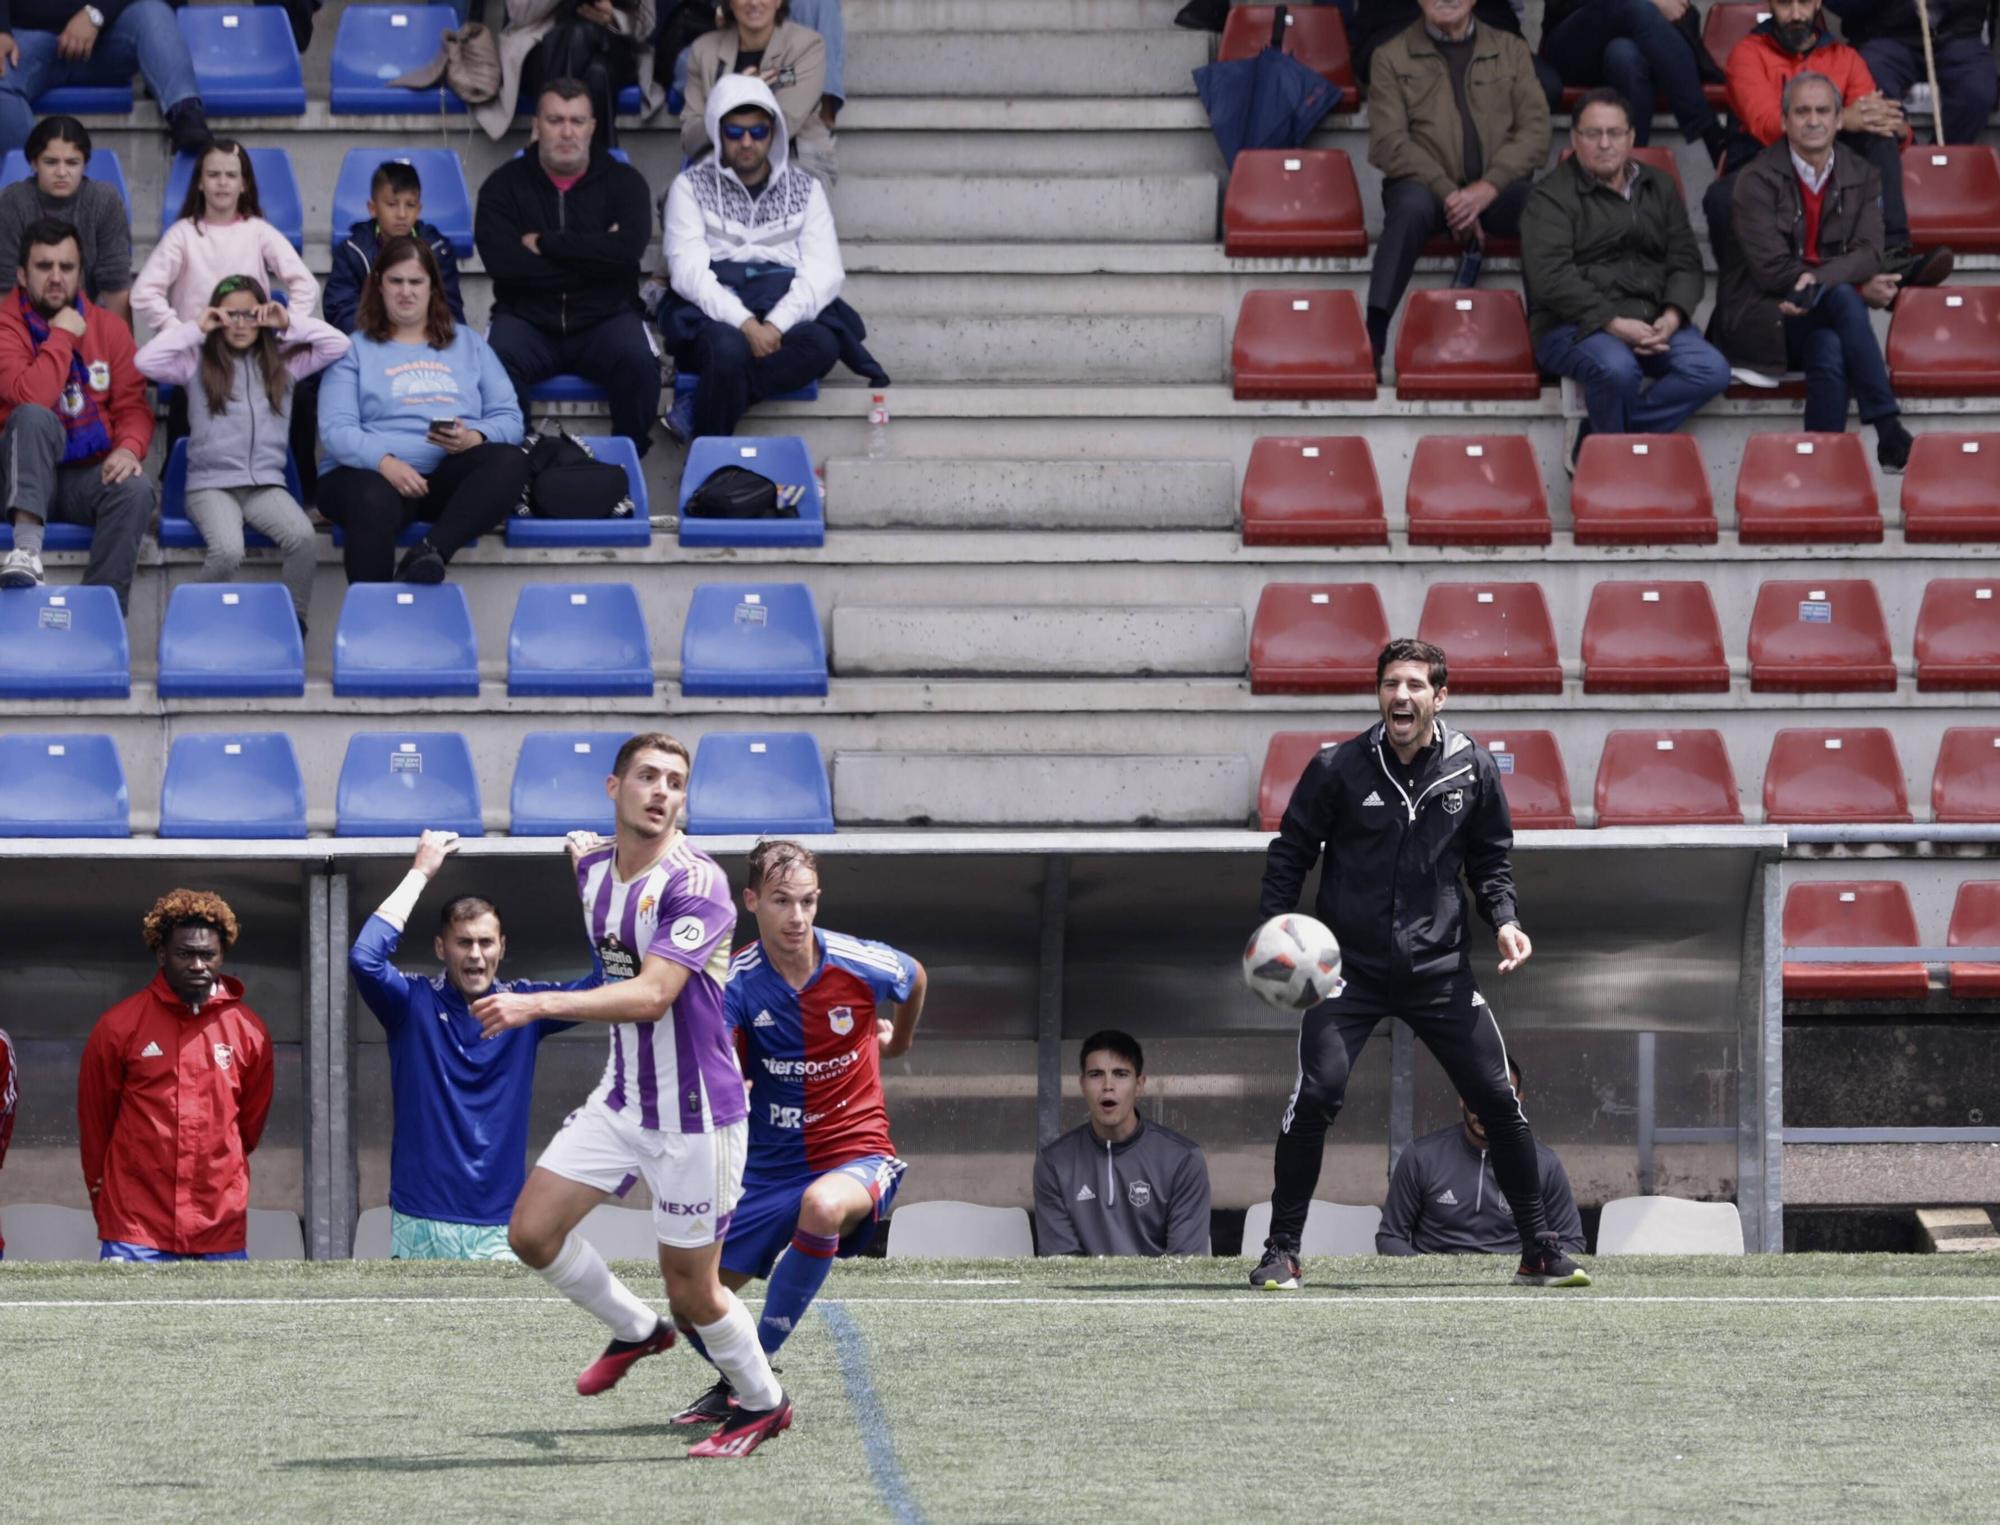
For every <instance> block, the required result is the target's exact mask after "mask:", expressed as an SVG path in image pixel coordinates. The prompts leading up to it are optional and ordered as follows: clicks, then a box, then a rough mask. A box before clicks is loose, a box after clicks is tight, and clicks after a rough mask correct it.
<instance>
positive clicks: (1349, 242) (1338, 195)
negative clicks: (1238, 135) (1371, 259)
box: [1222, 148, 1368, 259]
mask: <svg viewBox="0 0 2000 1525" xmlns="http://www.w3.org/2000/svg"><path fill="white" fill-rule="evenodd" d="M1222 252H1223V253H1224V254H1227V255H1229V256H1230V257H1231V258H1246V257H1261V258H1267V259H1269V258H1278V257H1286V256H1294V257H1299V258H1314V257H1318V256H1322V255H1333V254H1344V255H1358V254H1366V253H1367V252H1368V230H1367V228H1366V227H1365V226H1364V225H1363V222H1362V214H1361V191H1360V188H1359V187H1357V186H1356V185H1355V183H1354V164H1353V161H1352V160H1350V159H1349V158H1348V157H1347V155H1346V154H1345V153H1343V152H1342V151H1341V150H1340V149H1337V148H1246V149H1245V150H1244V151H1243V152H1242V153H1240V154H1238V155H1237V156H1236V163H1235V164H1234V165H1232V166H1231V168H1230V171H1229V190H1228V193H1227V194H1226V195H1224V197H1223V198H1222Z"/></svg>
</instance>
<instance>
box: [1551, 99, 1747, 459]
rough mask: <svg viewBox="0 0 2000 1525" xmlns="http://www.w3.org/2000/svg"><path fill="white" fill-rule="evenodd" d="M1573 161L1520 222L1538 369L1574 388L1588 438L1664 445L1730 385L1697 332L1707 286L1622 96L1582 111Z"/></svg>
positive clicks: (1683, 216) (1671, 191)
mask: <svg viewBox="0 0 2000 1525" xmlns="http://www.w3.org/2000/svg"><path fill="white" fill-rule="evenodd" d="M1574 123H1575V125H1574V126H1573V127H1572V128H1571V130H1570V146H1571V147H1572V148H1573V149H1574V150H1575V157H1573V158H1572V159H1570V160H1569V162H1568V163H1566V164H1558V165H1557V166H1556V167H1555V169H1554V170H1553V171H1552V172H1551V173H1550V174H1549V175H1548V176H1547V178H1545V179H1544V180H1543V181H1542V182H1541V184H1539V185H1537V186H1536V187H1535V189H1534V191H1533V193H1532V194H1531V195H1530V196H1529V197H1528V205H1527V208H1526V210H1524V211H1523V212H1522V213H1521V273H1522V278H1523V281H1524V283H1525V284H1526V286H1527V292H1528V318H1529V324H1530V327H1531V329H1532V332H1533V336H1534V340H1535V363H1536V364H1537V365H1539V366H1540V367H1541V369H1542V370H1544V371H1551V372H1554V373H1555V374H1557V375H1560V376H1570V377H1574V378H1575V379H1576V381H1577V382H1578V383H1579V384H1580V385H1581V386H1582V387H1583V395H1584V401H1585V404H1586V406H1587V407H1588V408H1589V410H1590V412H1589V416H1588V417H1587V418H1585V419H1584V420H1583V423H1582V426H1581V427H1580V428H1579V429H1578V431H1577V436H1576V442H1575V444H1574V445H1573V446H1572V447H1571V450H1570V454H1569V460H1570V463H1571V465H1572V467H1573V466H1574V465H1575V461H1576V451H1577V449H1578V448H1580V447H1581V446H1582V443H1583V440H1584V437H1585V436H1586V435H1589V434H1666V433H1670V432H1671V431H1673V430H1675V429H1678V428H1679V427H1680V426H1681V425H1682V424H1684V423H1685V422H1687V420H1688V418H1689V417H1690V416H1691V415H1692V414H1693V413H1694V412H1695V410H1696V409H1698V408H1700V407H1701V406H1702V405H1703V404H1704V403H1706V402H1707V401H1708V400H1709V399H1710V398H1712V397H1719V396H1720V395H1721V394H1722V392H1723V391H1724V390H1725V389H1726V388H1727V387H1728V385H1729V362H1728V361H1726V360H1724V359H1723V358H1722V356H1721V354H1720V353H1719V352H1718V351H1717V350H1716V348H1715V346H1713V345H1712V344H1710V343H1709V342H1708V341H1707V340H1706V339H1704V338H1702V336H1701V335H1700V334H1698V333H1697V332H1695V329H1694V327H1693V324H1694V312H1695V308H1696V307H1698V306H1699V305H1700V304H1701V299H1702V295H1703V292H1704V290H1705V288H1706V285H1707V278H1706V276H1705V275H1704V274H1703V272H1702V268H1701V247H1700V245H1698V244H1697V243H1696V242H1695V237H1694V229H1693V228H1692V227H1691V226H1690V225H1689V223H1688V215H1687V208H1685V207H1684V206H1682V205H1681V198H1680V195H1679V193H1678V188H1677V187H1676V185H1675V183H1674V180H1673V177H1672V176H1671V175H1668V174H1666V173H1664V172H1663V171H1660V170H1657V169H1653V168H1651V167H1649V166H1647V165H1644V164H1641V163H1640V162H1639V161H1638V160H1637V159H1634V158H1633V157H1632V115H1631V108H1630V107H1628V106H1627V105H1626V103H1625V100H1624V98H1623V97H1622V96H1620V95H1619V94H1618V92H1617V91H1615V90H1611V89H1605V88H1600V89H1596V90H1591V91H1587V92H1586V93H1585V94H1584V96H1583V98H1582V99H1581V100H1579V101H1578V102H1577V105H1576V113H1575V117H1574Z"/></svg>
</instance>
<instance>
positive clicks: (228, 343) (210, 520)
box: [137, 275, 348, 632]
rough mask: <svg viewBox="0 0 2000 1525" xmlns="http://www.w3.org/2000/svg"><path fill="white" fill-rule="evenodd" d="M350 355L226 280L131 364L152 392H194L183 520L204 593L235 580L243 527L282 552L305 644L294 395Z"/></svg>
mask: <svg viewBox="0 0 2000 1525" xmlns="http://www.w3.org/2000/svg"><path fill="white" fill-rule="evenodd" d="M347 349H348V340H347V335H345V334H343V333H342V332H341V331H340V330H339V329H337V328H335V327H334V326H333V325H332V324H330V323H322V322H321V321H320V320H319V319H318V318H313V317H308V316H306V315H305V314H303V313H294V312H293V311H291V309H289V308H287V307H286V306H285V305H284V304H283V303H281V302H274V301H272V300H271V299H270V296H269V295H268V294H267V293H266V292H265V290H264V288H263V287H262V286H260V285H258V284H257V282H256V281H255V280H254V279H252V278H251V277H250V276H247V275H229V276H224V277H223V278H222V280H221V281H220V282H219V283H218V284H217V285H216V288H215V291H214V293H213V295H212V296H211V297H210V298H209V305H208V307H207V308H206V309H205V310H204V311H203V312H202V315H201V316H200V317H199V318H194V319H190V320H188V321H186V322H182V321H179V320H176V321H175V322H173V323H170V324H168V325H167V327H165V328H163V329H161V330H160V332H159V333H157V334H155V335H154V336H153V337H152V339H151V341H150V342H148V343H147V345H146V347H145V348H144V349H142V350H140V351H139V356H138V362H137V363H138V367H139V370H140V373H141V374H143V375H145V376H148V377H150V378H151V379H152V380H154V381H161V382H171V383H172V384H173V385H175V386H177V387H193V386H194V385H195V383H196V382H197V381H199V382H200V393H199V395H198V396H197V397H196V399H195V403H194V406H193V407H191V408H190V409H189V410H188V412H189V418H188V424H189V428H188V434H189V439H188V457H187V516H188V518H189V519H190V520H192V521H193V523H194V527H195V528H196V529H198V530H199V531H201V538H202V541H203V543H204V544H205V545H206V546H207V547H208V550H207V553H206V554H205V555H204V556H203V557H202V562H201V579H202V581H203V582H229V581H231V580H232V579H233V578H234V577H235V576H236V571H237V568H239V567H240V566H242V564H243V529H244V526H245V525H246V524H247V525H248V526H249V527H250V528H251V529H254V530H257V531H260V532H261V533H263V534H264V535H267V536H269V537H270V539H272V540H273V541H275V542H276V543H277V546H278V552H279V555H280V556H282V557H283V558H284V576H285V588H286V591H288V592H289V593H290V594H291V595H292V608H293V611H294V612H295V613H296V614H297V615H298V617H299V629H300V631H301V632H303V631H304V630H305V628H306V606H307V604H309V603H310V602H311V600H312V584H313V569H314V565H315V563H316V562H317V561H318V559H319V537H318V536H317V535H316V534H315V533H314V531H313V525H312V520H311V519H309V518H307V517H306V511H305V509H304V508H302V507H300V505H299V501H298V499H296V498H294V497H293V496H292V494H291V489H290V488H289V487H287V486H286V485H285V439H286V435H287V433H288V432H289V430H290V428H291V420H292V410H293V406H294V402H295V399H294V396H293V389H294V386H295V384H296V383H297V381H298V380H299V379H300V378H301V377H304V376H311V375H315V374H317V373H318V372H320V371H323V370H325V369H326V368H327V367H328V366H329V365H332V364H333V362H334V361H336V360H338V359H339V358H340V357H341V356H342V355H344V354H346V353H347Z"/></svg>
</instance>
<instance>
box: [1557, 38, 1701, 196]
mask: <svg viewBox="0 0 2000 1525" xmlns="http://www.w3.org/2000/svg"><path fill="white" fill-rule="evenodd" d="M1542 56H1543V57H1544V58H1546V59H1547V60H1548V61H1549V62H1550V63H1551V64H1553V65H1554V66H1555V69H1556V72H1557V73H1558V74H1560V75H1561V76H1562V82H1563V83H1564V84H1565V85H1609V86H1610V87H1611V88H1612V89H1614V90H1616V91H1617V92H1618V93H1619V94H1620V95H1622V96H1623V97H1624V98H1625V99H1626V100H1627V101H1629V102H1631V105H1632V141H1633V142H1634V143H1637V144H1641V145H1643V144H1645V143H1646V141H1647V140H1648V139H1649V138H1650V137H1651V136H1652V132H1653V102H1654V100H1655V99H1656V98H1657V97H1659V96H1661V95H1664V96H1665V97H1666V98H1667V108H1668V109H1669V110H1670V111H1672V112H1673V114H1674V120H1675V122H1677V123H1678V124H1679V125H1680V129H1681V135H1682V136H1683V137H1685V138H1686V139H1687V140H1688V142H1690V143H1700V144H1702V145H1704V146H1705V147H1706V148H1707V149H1708V157H1709V160H1710V162H1712V163H1719V162H1720V161H1721V159H1722V151H1723V149H1724V148H1726V147H1727V146H1728V143H1729V134H1728V132H1727V131H1725V130H1724V128H1723V125H1722V122H1721V119H1720V118H1718V117H1717V116H1716V114H1715V110H1714V108H1713V107H1711V106H1710V105H1709V104H1708V97H1707V96H1706V95H1704V94H1703V93H1702V88H1701V87H1702V75H1703V69H1704V66H1706V68H1707V70H1708V72H1710V73H1712V74H1713V75H1714V76H1715V82H1716V83H1717V84H1721V83H1722V71H1721V70H1720V69H1718V68H1716V66H1715V60H1714V59H1712V58H1710V57H1709V56H1708V49H1707V48H1706V47H1705V46H1704V45H1703V44H1702V40H1701V13H1700V12H1699V11H1697V10H1696V9H1695V8H1694V6H1693V5H1692V4H1691V3H1690V0H1548V4H1547V5H1545V6H1543V8H1542Z"/></svg>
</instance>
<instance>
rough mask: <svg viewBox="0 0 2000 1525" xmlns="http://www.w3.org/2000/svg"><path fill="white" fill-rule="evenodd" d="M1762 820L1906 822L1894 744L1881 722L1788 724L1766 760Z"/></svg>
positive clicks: (1907, 816) (1834, 823)
mask: <svg viewBox="0 0 2000 1525" xmlns="http://www.w3.org/2000/svg"><path fill="white" fill-rule="evenodd" d="M1764 819H1765V820H1766V821H1768V822H1770V823H1771V824H1772V825H1775V826H1840V825H1846V824H1850V823H1858V824H1861V825H1867V826H1907V825H1908V824H1909V823H1910V821H1911V820H1912V817H1911V815H1910V795H1909V791H1908V789H1906V788H1905V787H1904V784H1903V760H1902V758H1900V757H1898V756H1897V755H1896V742H1895V739H1894V738H1893V737H1891V736H1890V734H1889V733H1888V732H1887V731H1886V730H1883V729H1882V728H1881V727H1879V726H1865V727H1863V726H1857V727H1852V728H1848V729H1844V730H1817V729H1806V728H1803V727H1792V726H1787V727H1786V728H1784V729H1783V730H1781V731H1779V732H1778V734H1777V735H1776V736H1774V737H1772V738H1771V755H1770V756H1769V757H1768V758H1767V759H1765V762H1764Z"/></svg>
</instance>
